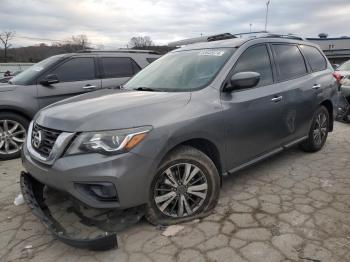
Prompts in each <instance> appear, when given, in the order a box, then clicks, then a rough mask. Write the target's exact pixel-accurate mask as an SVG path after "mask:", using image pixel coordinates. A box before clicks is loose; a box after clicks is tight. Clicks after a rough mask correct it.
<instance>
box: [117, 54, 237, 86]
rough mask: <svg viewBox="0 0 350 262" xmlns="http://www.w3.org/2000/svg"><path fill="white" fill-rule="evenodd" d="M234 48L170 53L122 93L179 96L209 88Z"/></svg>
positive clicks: (130, 82)
mask: <svg viewBox="0 0 350 262" xmlns="http://www.w3.org/2000/svg"><path fill="white" fill-rule="evenodd" d="M234 50H235V49H234V48H219V49H202V50H190V51H181V52H173V53H169V54H167V55H165V56H163V57H161V58H159V59H158V60H156V61H154V62H153V63H152V64H150V65H149V66H147V67H146V68H145V69H143V70H142V71H140V72H139V73H138V74H137V75H136V76H134V77H133V78H132V79H131V80H130V81H129V82H127V83H126V84H125V86H124V88H125V89H139V90H145V91H152V90H155V91H166V92H182V91H190V90H196V89H200V88H202V87H204V86H206V85H208V84H209V83H210V82H211V81H212V80H213V79H214V77H215V76H216V74H217V73H218V72H219V70H220V69H221V68H222V66H223V65H224V64H225V62H226V61H227V60H228V58H229V57H230V56H231V55H232V54H233V52H234Z"/></svg>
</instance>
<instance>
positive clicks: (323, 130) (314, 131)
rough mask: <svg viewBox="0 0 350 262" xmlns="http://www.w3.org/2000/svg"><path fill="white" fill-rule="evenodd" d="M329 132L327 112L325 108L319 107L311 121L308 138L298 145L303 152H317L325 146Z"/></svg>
mask: <svg viewBox="0 0 350 262" xmlns="http://www.w3.org/2000/svg"><path fill="white" fill-rule="evenodd" d="M328 131H329V112H328V110H327V108H326V107H325V106H320V107H319V108H318V109H317V110H316V112H315V114H314V116H313V119H312V123H311V128H310V131H309V135H308V138H307V139H306V140H305V141H303V142H302V143H301V144H300V147H301V149H302V150H304V151H305V152H317V151H319V150H320V149H321V148H322V147H323V146H324V144H325V142H326V140H327V136H328Z"/></svg>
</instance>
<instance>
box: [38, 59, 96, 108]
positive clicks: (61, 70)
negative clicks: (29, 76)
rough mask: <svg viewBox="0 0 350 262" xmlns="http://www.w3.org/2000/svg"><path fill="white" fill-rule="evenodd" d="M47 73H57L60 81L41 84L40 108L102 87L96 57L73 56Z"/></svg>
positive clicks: (39, 85)
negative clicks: (46, 84) (98, 76)
mask: <svg viewBox="0 0 350 262" xmlns="http://www.w3.org/2000/svg"><path fill="white" fill-rule="evenodd" d="M47 75H56V76H57V78H58V80H59V82H58V83H55V84H51V85H48V86H43V85H41V84H39V82H40V81H38V84H37V85H38V95H37V98H38V101H39V106H40V108H43V107H45V106H47V105H50V104H52V103H55V102H57V101H60V100H62V99H65V98H69V97H72V96H76V95H79V94H83V93H86V92H91V91H94V90H98V89H101V79H99V78H97V70H96V62H95V58H94V57H73V58H70V59H68V60H65V61H64V62H63V63H61V64H59V65H58V66H57V67H56V68H54V69H53V70H52V71H49V72H48V73H47V74H46V75H45V76H43V78H45V77H46V76H47Z"/></svg>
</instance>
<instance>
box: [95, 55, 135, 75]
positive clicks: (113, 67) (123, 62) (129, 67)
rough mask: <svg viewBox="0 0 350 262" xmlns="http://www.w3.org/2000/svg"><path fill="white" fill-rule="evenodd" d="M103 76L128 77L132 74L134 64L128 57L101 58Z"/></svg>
mask: <svg viewBox="0 0 350 262" xmlns="http://www.w3.org/2000/svg"><path fill="white" fill-rule="evenodd" d="M101 61H102V67H103V71H104V77H105V78H116V77H129V76H132V75H133V74H134V69H133V67H134V65H133V64H132V60H131V59H130V58H128V57H103V58H101Z"/></svg>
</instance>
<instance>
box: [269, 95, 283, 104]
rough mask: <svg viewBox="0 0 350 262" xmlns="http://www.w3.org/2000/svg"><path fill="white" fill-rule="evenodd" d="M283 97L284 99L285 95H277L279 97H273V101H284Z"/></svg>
mask: <svg viewBox="0 0 350 262" xmlns="http://www.w3.org/2000/svg"><path fill="white" fill-rule="evenodd" d="M282 99H283V96H277V97H274V98H272V99H271V102H275V103H277V102H280V101H282Z"/></svg>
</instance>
